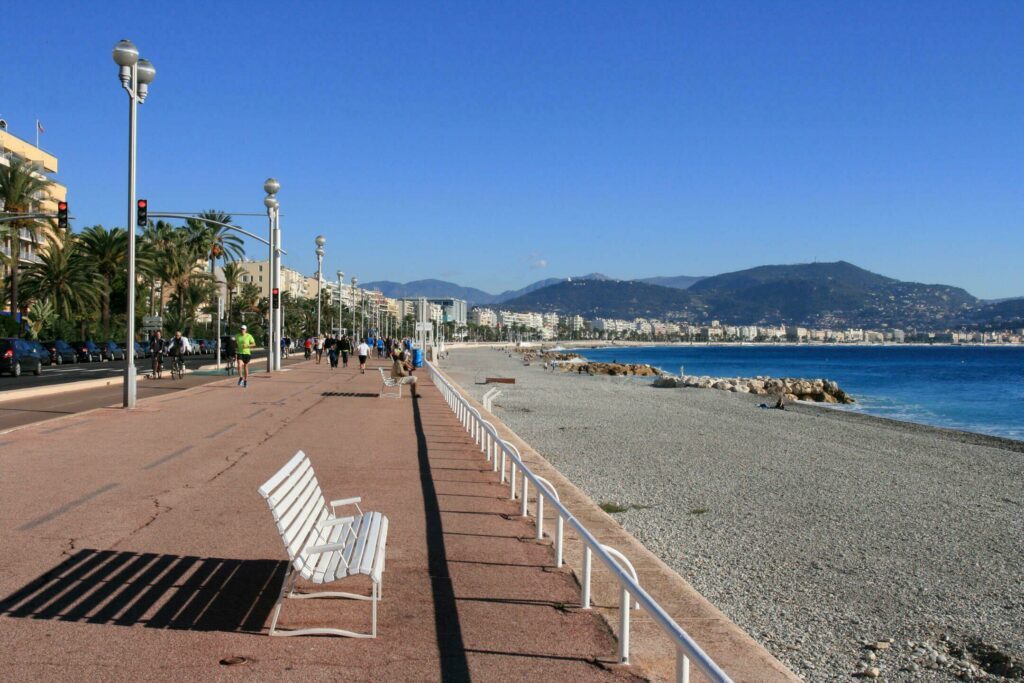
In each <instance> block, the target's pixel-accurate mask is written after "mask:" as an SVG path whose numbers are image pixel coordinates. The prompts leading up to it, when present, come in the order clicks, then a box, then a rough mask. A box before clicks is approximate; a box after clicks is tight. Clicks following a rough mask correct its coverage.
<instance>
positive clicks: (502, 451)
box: [501, 448, 514, 486]
mask: <svg viewBox="0 0 1024 683" xmlns="http://www.w3.org/2000/svg"><path fill="white" fill-rule="evenodd" d="M501 483H502V484H504V483H505V449H504V448H502V449H501ZM513 486H514V485H513Z"/></svg>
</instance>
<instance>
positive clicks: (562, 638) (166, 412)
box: [0, 362, 642, 681]
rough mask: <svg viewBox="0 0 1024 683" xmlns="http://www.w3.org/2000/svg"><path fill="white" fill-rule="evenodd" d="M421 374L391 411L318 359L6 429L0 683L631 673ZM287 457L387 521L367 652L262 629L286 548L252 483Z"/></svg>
mask: <svg viewBox="0 0 1024 683" xmlns="http://www.w3.org/2000/svg"><path fill="white" fill-rule="evenodd" d="M417 374H418V375H419V381H420V397H419V398H417V399H412V398H410V397H407V396H403V398H402V399H401V400H393V399H381V398H378V397H377V391H378V388H379V384H380V379H379V375H378V374H377V372H376V370H375V369H374V370H373V373H372V374H371V373H370V372H369V371H368V372H367V374H366V375H360V374H358V370H355V369H353V368H349V369H339V370H337V371H331V370H330V369H329V368H328V366H327V364H326V362H325V363H324V364H323V365H319V366H317V365H315V364H313V363H312V362H309V363H303V364H299V365H296V366H293V367H292V368H291V370H290V371H288V372H282V373H277V374H275V375H274V376H273V377H266V376H262V375H261V376H257V377H254V378H253V379H252V380H250V387H249V388H248V389H241V388H239V387H236V386H234V382H233V381H230V380H229V381H224V382H217V383H214V384H208V385H206V386H203V387H199V388H196V389H193V390H190V391H187V392H179V393H177V394H175V395H173V396H168V397H161V398H154V399H151V400H147V401H144V402H142V403H141V404H140V408H139V409H137V410H136V411H133V412H131V413H128V412H125V411H122V410H120V409H102V410H98V411H93V412H90V413H84V414H81V415H74V416H71V417H68V418H64V419H61V420H57V421H50V422H44V423H39V424H36V425H32V426H30V427H27V428H24V429H21V430H19V431H16V432H12V433H9V434H4V435H0V473H2V478H0V529H2V530H3V534H2V536H0V558H2V559H0V671H3V672H5V678H7V679H9V680H10V679H16V680H58V679H61V680H68V679H75V680H82V679H87V680H94V679H108V678H109V679H113V678H118V679H132V680H151V679H175V680H182V679H197V680H198V679H210V678H235V677H244V678H257V679H261V680H268V679H280V678H299V677H301V678H302V679H303V680H350V681H364V680H365V681H404V680H417V681H431V680H452V681H459V680H481V681H495V680H499V681H500V680H558V679H561V680H567V681H576V680H581V681H584V680H585V681H601V680H612V679H614V680H622V679H633V678H634V677H636V676H638V675H642V672H639V671H636V670H635V669H632V668H622V667H616V666H613V662H614V655H615V641H614V638H613V636H612V635H611V633H610V632H609V631H608V629H607V628H606V626H605V625H604V624H603V622H601V620H600V619H599V617H598V616H597V615H595V614H593V613H589V612H581V611H578V610H576V609H575V606H576V605H578V603H579V598H580V596H579V590H578V587H577V586H576V583H575V581H574V579H573V578H572V576H571V575H570V574H568V573H567V572H566V571H561V570H554V569H552V568H551V566H552V562H553V553H552V551H551V548H550V546H549V545H548V544H538V543H537V542H535V541H533V540H532V537H533V534H534V528H533V525H532V522H527V521H524V520H523V519H522V518H520V517H518V516H517V514H518V505H516V504H515V503H512V502H511V501H509V500H507V488H506V487H504V486H499V485H498V483H497V480H496V478H495V475H494V474H493V473H492V472H491V471H490V470H489V468H488V467H487V466H486V464H485V462H484V460H483V457H482V455H481V454H480V453H479V451H477V450H476V449H475V448H474V447H473V444H472V442H471V441H470V440H469V437H468V436H467V435H466V433H465V431H464V430H463V429H462V427H461V426H460V425H459V424H458V422H457V421H456V420H455V418H454V416H453V415H452V413H451V411H450V410H449V409H448V406H447V405H446V404H445V403H444V401H443V399H442V398H441V396H440V394H439V393H438V392H437V390H436V389H435V388H434V387H433V386H432V385H430V383H429V380H428V378H427V377H426V376H425V375H426V373H425V372H419V373H417ZM299 449H302V450H305V451H306V453H307V454H308V455H309V457H310V459H311V460H312V461H313V464H314V467H315V468H316V471H317V475H318V477H319V479H320V482H321V485H322V487H323V489H324V495H325V497H327V498H328V499H332V498H342V497H347V496H353V495H361V496H362V497H363V508H364V509H372V510H379V511H380V512H383V513H384V514H386V515H387V516H388V517H389V519H390V527H389V531H388V547H387V567H386V572H385V576H384V593H383V600H382V602H381V603H380V612H379V636H378V638H377V639H376V640H354V639H348V638H325V637H296V638H271V637H269V636H267V635H266V633H267V625H268V623H269V613H270V610H271V607H272V606H273V603H274V600H275V599H276V597H277V592H278V590H279V587H280V581H281V578H282V576H283V572H284V568H285V563H284V559H283V558H284V557H285V554H284V548H283V546H282V544H281V541H280V538H279V536H278V535H277V532H276V530H275V526H274V523H273V520H272V518H271V516H270V512H269V510H268V509H267V507H266V503H265V502H264V501H263V499H262V498H261V497H260V496H259V494H258V493H257V491H256V489H257V487H258V486H259V485H260V484H261V483H262V482H263V481H264V480H265V479H267V478H268V477H269V476H270V475H271V474H272V473H273V472H274V471H276V470H277V469H278V468H279V467H280V466H281V465H282V464H284V463H285V462H286V461H287V460H288V459H289V458H290V457H291V455H292V454H294V453H295V451H297V450H299ZM359 581H364V583H359ZM345 585H348V586H349V587H348V588H344V587H339V589H340V590H352V589H353V588H357V589H358V590H366V591H368V590H369V582H368V580H365V579H364V577H359V579H357V580H350V582H345V583H343V584H341V585H340V586H345ZM279 626H280V627H283V628H301V627H311V626H335V627H338V628H349V629H353V630H361V631H362V630H368V629H369V604H368V603H365V602H355V601H339V600H304V601H298V600H290V601H287V602H286V603H285V606H284V608H283V611H282V614H281V619H280V622H279ZM231 658H244V661H239V663H234V664H231V663H227V662H231V661H236V660H232V659H231ZM222 662H225V663H222Z"/></svg>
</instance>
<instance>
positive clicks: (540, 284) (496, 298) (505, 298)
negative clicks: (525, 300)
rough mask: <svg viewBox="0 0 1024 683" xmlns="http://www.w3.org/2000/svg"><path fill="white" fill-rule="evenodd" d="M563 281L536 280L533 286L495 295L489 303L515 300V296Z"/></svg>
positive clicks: (554, 279)
mask: <svg viewBox="0 0 1024 683" xmlns="http://www.w3.org/2000/svg"><path fill="white" fill-rule="evenodd" d="M564 279H565V278H560V277H549V278H547V279H546V280H537V281H536V282H534V283H533V284H529V285H526V286H525V287H523V288H522V289H509V290H506V291H504V292H502V293H501V294H497V295H495V296H494V298H493V299H492V300H491V301H490V303H492V304H497V303H501V302H502V301H508V300H509V299H515V298H516V297H517V296H522V295H524V294H529V293H530V292H532V291H534V290H535V289H540V288H541V287H547V286H548V285H553V284H556V283H558V282H563V281H564Z"/></svg>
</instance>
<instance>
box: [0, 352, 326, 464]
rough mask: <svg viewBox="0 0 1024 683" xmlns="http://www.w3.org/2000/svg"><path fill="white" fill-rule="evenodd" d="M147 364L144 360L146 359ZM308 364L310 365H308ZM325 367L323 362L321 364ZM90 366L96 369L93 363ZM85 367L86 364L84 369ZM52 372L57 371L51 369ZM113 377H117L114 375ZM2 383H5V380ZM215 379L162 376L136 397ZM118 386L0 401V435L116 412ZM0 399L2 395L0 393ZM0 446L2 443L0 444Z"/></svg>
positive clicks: (210, 375) (257, 367) (217, 375)
mask: <svg viewBox="0 0 1024 683" xmlns="http://www.w3.org/2000/svg"><path fill="white" fill-rule="evenodd" d="M147 360H148V359H147ZM196 361H197V362H196V363H195V365H201V364H207V363H212V361H211V360H210V358H209V357H208V356H199V357H197V358H196ZM301 362H305V361H304V360H303V358H302V356H301V355H298V356H296V355H292V357H291V358H290V359H288V360H285V361H284V362H283V364H284V366H285V367H284V368H283V369H285V370H286V369H287V366H289V365H293V364H295V363H301ZM309 362H312V361H309ZM324 362H325V364H326V361H324ZM94 365H99V363H95V364H94ZM104 365H108V366H109V365H117V366H120V367H121V368H122V370H123V368H124V364H123V363H105V364H104ZM85 367H86V368H88V367H89V365H88V364H86V366H85ZM252 367H253V373H254V374H261V373H262V372H263V371H264V370H266V367H267V366H266V363H263V364H260V363H257V362H255V361H254V362H253V364H252ZM49 369H50V368H47V369H45V370H43V375H42V376H43V377H44V378H45V377H46V371H47V370H49ZM53 369H58V368H57V366H54V368H53ZM114 374H117V373H116V372H115V373H114ZM97 376H100V375H92V376H91V377H90V379H93V378H95V377H97ZM29 377H31V378H32V379H40V378H39V377H33V376H31V375H29ZM4 379H7V378H6V377H5V378H4ZM18 379H26V377H24V376H23V377H20V378H18ZM219 379H224V374H223V373H221V372H212V371H211V372H205V371H204V372H199V373H195V374H186V375H185V377H184V378H182V379H178V380H172V379H171V378H170V373H166V372H165V373H164V378H163V379H161V380H143V381H140V382H139V384H138V389H137V391H138V397H139V400H142V399H147V398H153V397H154V396H162V395H166V394H172V393H176V392H180V391H182V390H183V389H190V388H192V387H195V386H199V385H201V384H206V383H208V382H214V381H216V380H219ZM122 391H123V388H122V385H121V384H120V383H115V384H112V385H111V386H106V387H95V388H92V389H79V390H69V391H66V392H61V393H58V394H49V395H47V396H37V397H34V398H19V399H14V400H10V401H0V434H2V433H3V432H4V431H5V430H8V429H12V428H14V427H20V426H22V425H26V424H31V423H33V422H41V421H43V420H50V419H53V418H56V417H61V416H64V415H74V414H75V413H81V412H84V411H86V410H93V409H95V408H107V407H111V406H114V407H117V408H120V406H121V400H122ZM0 398H2V393H0ZM0 444H2V440H0Z"/></svg>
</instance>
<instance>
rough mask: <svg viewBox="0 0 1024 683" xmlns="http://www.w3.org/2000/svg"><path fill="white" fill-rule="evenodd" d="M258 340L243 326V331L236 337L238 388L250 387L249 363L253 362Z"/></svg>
mask: <svg viewBox="0 0 1024 683" xmlns="http://www.w3.org/2000/svg"><path fill="white" fill-rule="evenodd" d="M254 346H256V340H255V339H253V338H252V335H251V334H249V328H247V327H246V326H245V325H242V328H241V331H240V332H239V333H238V334H237V335H236V336H235V353H236V354H237V356H238V386H240V387H243V388H245V387H248V386H249V361H250V360H252V349H253V347H254Z"/></svg>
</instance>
